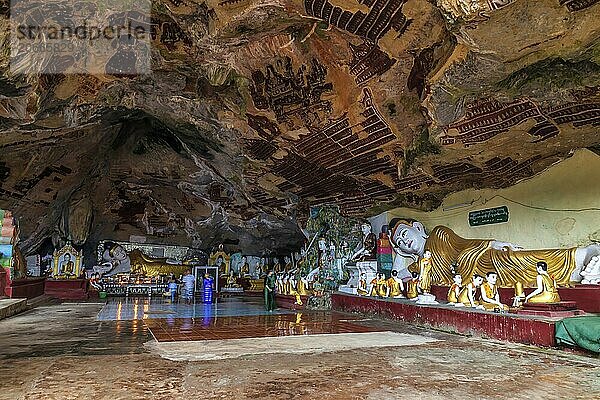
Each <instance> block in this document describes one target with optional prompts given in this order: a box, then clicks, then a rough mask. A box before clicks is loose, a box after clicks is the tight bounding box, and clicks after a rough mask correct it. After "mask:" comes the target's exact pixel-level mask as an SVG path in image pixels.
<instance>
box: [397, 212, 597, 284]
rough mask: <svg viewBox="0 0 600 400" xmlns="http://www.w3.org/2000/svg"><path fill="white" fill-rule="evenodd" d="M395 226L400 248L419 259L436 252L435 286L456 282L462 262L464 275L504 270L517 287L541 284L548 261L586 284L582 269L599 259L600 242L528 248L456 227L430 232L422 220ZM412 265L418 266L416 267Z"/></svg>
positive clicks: (559, 278) (555, 272)
mask: <svg viewBox="0 0 600 400" xmlns="http://www.w3.org/2000/svg"><path fill="white" fill-rule="evenodd" d="M390 226H391V227H392V230H391V232H390V238H391V240H390V242H391V244H392V247H393V249H394V251H395V252H396V253H397V254H398V255H400V256H403V257H411V258H413V259H414V260H415V261H416V260H418V259H419V258H420V257H422V256H423V254H424V252H425V250H429V251H431V253H432V267H431V272H430V274H431V280H432V283H434V284H444V285H450V284H452V282H453V271H452V267H451V264H452V263H453V262H456V263H457V264H458V270H457V271H456V273H459V274H460V275H462V276H463V277H467V278H470V277H472V276H473V275H474V274H479V275H482V276H485V274H486V273H487V272H490V271H497V272H498V278H499V279H498V281H499V282H498V283H499V285H500V286H508V287H512V286H514V285H515V284H516V283H517V282H520V283H523V284H525V285H527V286H532V285H535V283H536V278H537V270H536V265H537V263H538V262H539V261H545V262H546V263H547V265H548V273H549V274H550V275H551V276H553V277H554V279H555V280H556V283H557V284H559V285H567V284H569V283H570V282H580V281H581V279H582V276H581V275H580V274H579V273H580V272H581V271H582V270H584V269H585V268H587V267H588V266H590V265H591V264H592V263H594V262H597V260H598V257H597V256H599V255H600V245H598V244H592V245H590V246H587V247H572V248H567V249H547V250H526V249H523V248H521V247H519V246H516V245H514V244H512V243H508V242H500V241H497V240H493V239H465V238H462V237H460V236H458V235H457V234H456V233H454V232H453V231H452V229H450V228H448V227H445V226H436V227H435V228H433V230H432V231H431V232H430V234H429V235H427V233H426V232H425V227H424V226H423V224H422V223H420V222H419V221H415V220H411V219H394V220H392V221H391V223H390ZM410 268H412V266H411V267H410Z"/></svg>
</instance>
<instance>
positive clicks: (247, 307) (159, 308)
mask: <svg viewBox="0 0 600 400" xmlns="http://www.w3.org/2000/svg"><path fill="white" fill-rule="evenodd" d="M292 313H293V312H292V311H290V310H285V309H279V310H276V311H274V312H272V313H269V312H267V311H266V310H265V308H264V306H263V303H262V298H260V297H237V298H236V297H232V298H226V299H219V300H218V301H217V302H216V303H213V304H202V303H194V304H185V303H184V302H175V303H171V301H170V300H168V299H163V298H157V299H149V298H146V297H134V298H122V297H121V298H110V299H109V300H108V301H107V303H106V305H105V306H104V307H103V308H102V310H101V311H100V312H99V313H98V317H97V320H98V321H124V320H140V319H174V318H203V317H206V318H215V317H238V316H254V315H267V314H276V315H283V314H292Z"/></svg>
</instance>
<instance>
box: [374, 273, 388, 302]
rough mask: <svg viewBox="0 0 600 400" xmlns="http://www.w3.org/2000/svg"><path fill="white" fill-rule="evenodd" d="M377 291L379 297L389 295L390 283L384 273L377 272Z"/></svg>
mask: <svg viewBox="0 0 600 400" xmlns="http://www.w3.org/2000/svg"><path fill="white" fill-rule="evenodd" d="M375 291H376V293H377V296H379V297H387V295H388V285H387V281H386V279H385V275H384V274H381V273H380V274H377V281H376V283H375Z"/></svg>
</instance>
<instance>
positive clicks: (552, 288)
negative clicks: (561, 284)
mask: <svg viewBox="0 0 600 400" xmlns="http://www.w3.org/2000/svg"><path fill="white" fill-rule="evenodd" d="M537 273H538V276H537V279H536V280H537V289H535V290H534V291H533V292H531V293H530V294H529V295H528V296H526V297H525V303H547V304H552V303H559V302H560V296H559V295H558V289H557V288H556V282H555V281H554V279H552V278H551V277H550V275H548V264H546V262H544V261H540V262H538V263H537Z"/></svg>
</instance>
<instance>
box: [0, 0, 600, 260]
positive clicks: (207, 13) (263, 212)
mask: <svg viewBox="0 0 600 400" xmlns="http://www.w3.org/2000/svg"><path fill="white" fill-rule="evenodd" d="M154 3H155V4H154V7H153V14H152V24H153V34H154V36H153V42H152V47H153V52H152V66H153V70H152V73H151V74H149V75H143V76H133V77H116V76H110V75H107V76H91V75H89V76H88V75H66V76H65V75H60V74H58V75H30V76H15V75H11V74H10V71H9V68H8V65H9V59H8V58H7V54H8V52H4V53H3V54H4V55H3V56H1V57H2V58H0V72H2V75H1V77H0V93H1V94H2V96H1V98H0V117H1V119H0V128H1V129H2V134H1V135H0V207H2V208H9V209H12V210H14V212H15V214H16V215H18V216H20V218H21V219H20V225H21V229H22V235H21V236H22V237H23V238H26V240H25V243H24V244H23V249H24V250H25V252H27V251H29V250H32V249H35V248H36V247H38V246H39V245H40V244H41V243H43V242H44V240H46V239H48V238H51V237H52V238H53V239H54V242H55V243H59V242H63V241H65V240H67V239H71V240H74V241H75V242H76V243H78V244H83V243H86V245H87V246H90V247H93V246H94V243H95V241H96V240H98V239H104V238H114V239H121V240H127V239H128V238H129V235H131V234H136V235H140V234H141V235H147V236H149V237H151V238H152V241H154V242H157V241H163V242H170V243H179V244H184V245H193V246H197V247H202V248H210V247H211V246H213V245H215V244H216V243H219V242H225V243H226V244H227V243H229V244H231V245H234V247H241V248H243V249H245V250H246V251H260V250H262V249H271V250H275V249H278V248H284V247H289V246H291V247H294V245H297V244H298V243H301V240H302V236H301V233H300V232H299V230H298V228H297V221H299V220H300V221H302V220H303V219H304V218H305V217H306V215H307V211H308V206H309V205H315V204H323V203H329V202H336V203H338V204H340V207H341V211H342V212H343V213H345V214H347V215H353V216H366V215H370V214H372V213H373V212H375V211H376V210H382V209H384V208H386V207H393V206H399V205H404V206H410V207H417V208H421V209H431V208H434V207H435V206H437V205H438V204H439V203H440V201H441V199H442V198H443V197H444V196H445V195H446V194H447V193H449V192H452V191H456V190H460V189H463V188H466V187H506V186H509V185H512V184H514V183H515V182H517V181H519V180H522V179H525V178H527V177H530V176H532V175H535V174H537V173H539V172H541V171H543V170H544V169H546V168H547V167H548V166H550V165H551V164H553V163H555V162H557V161H560V160H561V159H564V158H565V157H568V156H569V155H570V154H571V152H572V151H573V150H574V149H576V148H583V147H590V148H593V147H594V146H598V145H599V144H600V139H599V138H600V136H599V135H598V125H599V123H600V47H599V44H598V43H600V22H599V20H598V18H597V15H598V13H599V12H600V4H599V3H598V2H597V1H594V0H580V1H559V0H540V1H536V2H528V1H525V0H514V1H500V0H492V1H489V0H487V1H483V0H477V1H466V0H438V1H426V0H408V1H406V0H348V1H338V0H269V1H263V0H228V1H222V0H207V1H199V0H157V1H155V2H154ZM2 9H3V10H5V14H6V11H7V10H8V8H7V7H4V8H2ZM6 18H7V17H6V16H4V21H3V24H4V25H5V23H6ZM3 35H4V34H3ZM4 39H6V37H5V36H4V37H3V40H4ZM3 46H4V48H5V49H8V41H7V40H4V41H3Z"/></svg>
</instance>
